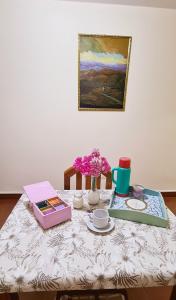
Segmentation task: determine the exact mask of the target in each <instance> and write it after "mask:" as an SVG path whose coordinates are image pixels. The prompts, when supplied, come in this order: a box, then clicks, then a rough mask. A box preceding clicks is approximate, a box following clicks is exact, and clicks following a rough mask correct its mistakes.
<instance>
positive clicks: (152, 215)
mask: <svg viewBox="0 0 176 300" xmlns="http://www.w3.org/2000/svg"><path fill="white" fill-rule="evenodd" d="M132 198H133V199H134V197H132V196H131V197H126V198H124V197H123V198H122V197H119V196H117V195H115V194H113V197H112V200H111V203H110V206H109V209H108V210H109V214H110V216H111V217H117V218H120V219H126V220H131V221H136V222H141V223H146V224H150V225H156V226H161V227H168V225H169V223H168V217H167V211H166V207H165V203H164V199H163V197H162V195H161V193H160V192H157V191H153V190H150V189H144V197H143V199H142V200H137V199H134V200H132Z"/></svg>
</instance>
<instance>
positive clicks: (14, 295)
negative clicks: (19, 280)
mask: <svg viewBox="0 0 176 300" xmlns="http://www.w3.org/2000/svg"><path fill="white" fill-rule="evenodd" d="M9 296H10V300H19V296H18V293H10V294H9Z"/></svg>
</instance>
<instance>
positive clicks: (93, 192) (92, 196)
mask: <svg viewBox="0 0 176 300" xmlns="http://www.w3.org/2000/svg"><path fill="white" fill-rule="evenodd" d="M99 200H100V193H99V191H98V190H97V187H96V177H95V176H92V178H91V189H90V191H89V193H88V203H89V204H93V205H95V204H97V203H98V202H99Z"/></svg>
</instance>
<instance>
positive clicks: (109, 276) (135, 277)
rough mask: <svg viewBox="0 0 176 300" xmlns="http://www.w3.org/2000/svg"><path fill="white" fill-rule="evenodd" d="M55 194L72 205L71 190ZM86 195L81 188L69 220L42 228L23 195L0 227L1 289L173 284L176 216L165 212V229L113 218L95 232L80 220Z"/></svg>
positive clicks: (31, 289)
mask: <svg viewBox="0 0 176 300" xmlns="http://www.w3.org/2000/svg"><path fill="white" fill-rule="evenodd" d="M106 193H107V198H108V197H109V196H110V194H108V192H106ZM109 193H111V191H110V192H109ZM58 194H59V196H60V197H61V198H63V199H64V200H65V201H66V202H68V203H70V204H71V205H72V200H73V195H74V191H58ZM86 199H87V192H86V191H85V192H84V200H85V202H84V203H85V206H84V209H82V210H75V209H73V210H72V221H67V222H65V223H62V224H60V225H57V226H55V227H53V228H51V229H48V230H43V229H42V228H41V227H40V225H39V224H38V222H37V221H36V219H35V217H34V215H33V213H32V211H31V210H30V209H29V208H28V198H27V196H26V195H25V194H23V195H22V197H21V198H20V200H19V201H18V203H17V205H16V206H15V208H14V210H13V211H12V213H11V214H10V216H9V218H8V219H7V221H6V223H5V224H4V226H3V227H2V229H1V231H0V293H4V292H22V291H23V292H27V291H28V292H30V291H51V290H81V289H100V288H101V289H111V288H130V287H149V286H160V285H175V284H176V217H175V216H174V215H173V214H172V213H171V212H170V211H169V210H168V215H169V220H170V228H169V229H164V228H159V227H155V226H149V225H145V224H138V223H135V222H130V221H125V220H120V219H114V220H115V228H114V229H113V230H112V231H111V232H110V233H108V234H103V235H100V234H95V233H94V232H91V231H90V230H89V229H88V228H87V225H86V223H85V217H86V215H87V210H88V209H89V207H88V204H87V200H86ZM99 206H100V207H103V206H106V204H104V203H100V204H99Z"/></svg>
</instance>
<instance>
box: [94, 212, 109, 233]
mask: <svg viewBox="0 0 176 300" xmlns="http://www.w3.org/2000/svg"><path fill="white" fill-rule="evenodd" d="M91 219H92V222H93V225H94V226H95V227H96V228H104V227H106V226H107V225H108V223H109V221H110V217H109V214H108V211H107V210H106V209H102V208H97V209H95V210H94V211H93V213H92V214H91Z"/></svg>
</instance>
